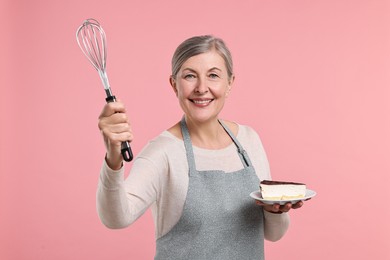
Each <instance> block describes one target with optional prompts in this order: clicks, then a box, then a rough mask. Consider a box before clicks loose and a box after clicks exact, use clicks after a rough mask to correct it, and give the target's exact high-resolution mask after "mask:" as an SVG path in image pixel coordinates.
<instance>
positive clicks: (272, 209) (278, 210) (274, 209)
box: [256, 201, 303, 213]
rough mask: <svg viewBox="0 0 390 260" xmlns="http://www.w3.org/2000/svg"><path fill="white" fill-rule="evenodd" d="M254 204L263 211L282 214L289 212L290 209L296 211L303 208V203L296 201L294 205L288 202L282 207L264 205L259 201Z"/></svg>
mask: <svg viewBox="0 0 390 260" xmlns="http://www.w3.org/2000/svg"><path fill="white" fill-rule="evenodd" d="M256 204H257V205H259V206H262V207H263V209H264V210H266V211H268V212H272V213H283V212H289V211H290V209H298V208H300V207H302V206H303V201H298V202H297V203H295V204H292V203H291V202H288V203H286V204H284V205H280V204H277V203H275V204H265V203H263V202H261V201H256Z"/></svg>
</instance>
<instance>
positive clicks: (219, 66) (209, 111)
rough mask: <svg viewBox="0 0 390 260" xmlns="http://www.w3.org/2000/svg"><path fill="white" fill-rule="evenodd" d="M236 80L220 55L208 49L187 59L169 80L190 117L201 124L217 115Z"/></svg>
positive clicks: (188, 117)
mask: <svg viewBox="0 0 390 260" xmlns="http://www.w3.org/2000/svg"><path fill="white" fill-rule="evenodd" d="M233 79H234V77H233V76H232V77H231V78H229V76H228V74H227V69H226V65H225V61H224V59H223V58H222V57H221V55H219V54H218V52H216V51H209V52H206V53H202V54H199V55H196V56H192V57H191V58H189V59H188V60H186V61H185V62H184V63H183V65H182V66H181V68H180V70H179V72H178V73H177V75H176V78H172V77H171V79H170V82H171V85H172V87H173V90H174V91H175V93H176V96H177V97H178V99H179V103H180V106H181V108H182V109H183V111H184V113H185V114H186V117H187V119H189V120H192V121H195V122H200V123H201V122H207V121H210V120H213V119H216V118H217V117H218V114H219V112H220V111H221V110H222V108H223V106H224V103H225V99H226V97H227V96H228V94H229V91H230V89H231V86H232V84H233Z"/></svg>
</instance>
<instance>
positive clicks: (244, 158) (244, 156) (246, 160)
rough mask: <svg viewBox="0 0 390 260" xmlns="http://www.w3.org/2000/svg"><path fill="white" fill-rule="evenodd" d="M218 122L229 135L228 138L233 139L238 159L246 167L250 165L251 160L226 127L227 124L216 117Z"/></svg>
mask: <svg viewBox="0 0 390 260" xmlns="http://www.w3.org/2000/svg"><path fill="white" fill-rule="evenodd" d="M218 122H219V123H220V124H221V126H222V127H223V129H225V131H226V133H227V134H228V135H229V136H230V138H231V139H232V140H233V142H234V144H235V145H236V147H237V151H238V154H239V155H240V159H241V161H242V163H243V164H244V166H246V167H249V166H252V163H251V160H250V159H249V156H248V154H247V153H246V151H245V150H244V148H243V147H242V146H241V144H240V142H239V141H238V140H237V138H236V137H235V136H234V134H233V133H232V131H231V130H230V129H229V127H227V125H225V123H224V122H222V120H219V119H218Z"/></svg>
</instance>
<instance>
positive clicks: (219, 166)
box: [97, 36, 302, 259]
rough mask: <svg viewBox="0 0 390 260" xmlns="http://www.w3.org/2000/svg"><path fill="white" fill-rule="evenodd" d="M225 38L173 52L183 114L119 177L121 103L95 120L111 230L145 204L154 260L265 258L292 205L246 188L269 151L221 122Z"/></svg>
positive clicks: (123, 134)
mask: <svg viewBox="0 0 390 260" xmlns="http://www.w3.org/2000/svg"><path fill="white" fill-rule="evenodd" d="M233 82H234V74H233V66H232V58H231V54H230V52H229V50H228V49H227V47H226V46H225V44H224V42H223V41H222V40H221V39H218V38H215V37H213V36H199V37H193V38H190V39H187V40H186V41H184V42H183V43H182V44H181V45H180V46H179V47H178V48H177V49H176V51H175V53H174V55H173V58H172V75H171V77H170V84H171V86H172V89H173V91H174V93H175V94H176V96H177V98H178V100H179V103H180V106H181V108H182V110H183V112H184V116H183V118H182V120H181V121H180V122H178V123H177V124H175V125H174V126H172V127H171V128H169V129H168V130H166V131H164V132H163V133H161V134H160V135H159V136H157V137H156V138H155V139H154V140H152V141H151V142H150V143H149V144H148V145H147V146H146V147H145V148H144V149H143V150H142V151H141V152H140V154H139V155H138V156H137V158H136V159H135V161H134V163H133V167H132V169H131V172H130V175H129V176H128V178H127V179H126V180H124V177H123V176H124V172H123V171H124V170H123V167H122V157H121V153H120V144H121V142H123V141H126V140H129V141H131V140H132V132H131V129H130V124H129V122H128V119H127V117H126V115H125V109H124V106H123V104H122V103H120V102H116V103H108V104H106V105H105V107H104V108H103V111H102V113H101V115H100V117H99V128H100V130H101V132H102V134H103V138H104V142H105V145H106V149H107V154H106V158H105V161H104V164H103V166H102V169H101V173H100V182H99V187H98V192H97V205H98V212H99V216H100V218H101V220H102V222H103V223H104V224H105V225H106V226H108V227H109V228H124V227H126V226H128V225H130V224H131V223H133V222H134V221H135V220H136V219H137V218H138V217H140V216H141V215H142V214H143V213H144V212H145V211H146V210H147V208H149V207H150V206H151V208H152V212H153V217H154V222H155V228H156V257H155V259H264V238H265V239H267V240H271V241H276V240H279V239H280V238H281V237H282V236H283V235H284V233H285V232H286V231H287V228H288V225H289V216H288V214H287V213H286V212H287V211H289V210H290V209H291V208H292V207H294V208H298V207H301V206H302V202H300V203H297V204H295V205H293V206H292V205H291V204H290V203H288V204H286V205H284V206H280V205H278V204H275V205H263V204H261V203H259V202H257V205H256V204H255V202H254V201H253V199H251V198H250V197H249V194H250V193H251V192H252V191H254V190H257V189H258V185H259V180H263V179H270V172H269V166H268V161H267V158H266V154H265V152H264V150H263V146H262V144H261V141H260V139H259V137H258V135H257V134H256V132H255V131H254V130H253V129H251V128H250V127H248V126H243V125H239V124H237V123H234V122H230V121H226V120H221V119H219V117H218V116H219V113H220V112H221V110H222V108H223V106H224V103H225V99H226V98H227V96H228V95H229V93H230V90H231V88H232V86H233Z"/></svg>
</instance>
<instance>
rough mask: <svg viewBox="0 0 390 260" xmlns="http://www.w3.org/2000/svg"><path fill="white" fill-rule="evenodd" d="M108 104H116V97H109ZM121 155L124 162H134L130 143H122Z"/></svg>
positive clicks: (107, 98)
mask: <svg viewBox="0 0 390 260" xmlns="http://www.w3.org/2000/svg"><path fill="white" fill-rule="evenodd" d="M106 102H107V103H110V102H116V98H115V96H111V95H110V96H107V97H106ZM121 154H122V157H123V160H125V161H126V162H130V161H131V160H133V152H132V151H131V147H130V143H129V142H128V141H126V142H122V144H121Z"/></svg>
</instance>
